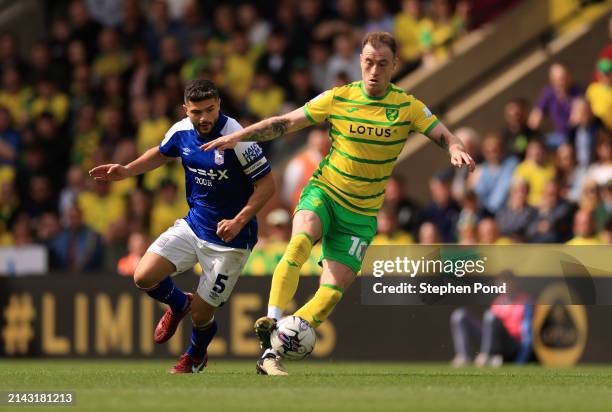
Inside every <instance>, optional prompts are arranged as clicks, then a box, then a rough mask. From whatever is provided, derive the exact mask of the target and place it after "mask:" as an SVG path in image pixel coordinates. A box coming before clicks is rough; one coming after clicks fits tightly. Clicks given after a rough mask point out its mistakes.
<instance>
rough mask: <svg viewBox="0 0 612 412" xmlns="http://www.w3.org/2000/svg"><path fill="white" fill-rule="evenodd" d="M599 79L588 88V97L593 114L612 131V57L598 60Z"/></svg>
mask: <svg viewBox="0 0 612 412" xmlns="http://www.w3.org/2000/svg"><path fill="white" fill-rule="evenodd" d="M597 71H598V81H597V82H594V83H591V85H590V86H589V87H588V88H587V91H586V98H587V100H588V101H589V103H590V104H591V109H592V110H593V114H594V115H595V116H597V117H598V118H599V119H600V120H601V121H602V123H603V124H604V126H605V127H606V128H607V129H608V130H610V131H612V59H601V60H599V61H598V62H597Z"/></svg>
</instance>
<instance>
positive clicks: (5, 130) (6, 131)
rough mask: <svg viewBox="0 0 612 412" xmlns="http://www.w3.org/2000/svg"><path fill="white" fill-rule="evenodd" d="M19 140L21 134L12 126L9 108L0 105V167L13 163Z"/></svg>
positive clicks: (15, 158)
mask: <svg viewBox="0 0 612 412" xmlns="http://www.w3.org/2000/svg"><path fill="white" fill-rule="evenodd" d="M20 142H21V134H20V133H19V131H18V130H17V129H15V128H14V127H13V119H12V118H11V113H10V112H9V110H8V109H7V108H6V107H4V106H0V168H2V166H3V165H11V166H12V165H14V164H15V162H16V160H17V153H18V151H19V145H20Z"/></svg>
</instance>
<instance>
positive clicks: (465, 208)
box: [457, 190, 481, 245]
mask: <svg viewBox="0 0 612 412" xmlns="http://www.w3.org/2000/svg"><path fill="white" fill-rule="evenodd" d="M480 215H481V210H480V205H479V204H478V196H477V195H476V193H474V192H473V191H471V190H470V191H468V192H467V193H466V194H465V196H464V197H463V199H462V200H461V212H460V213H459V219H458V220H457V233H458V237H459V243H460V244H463V245H471V244H475V243H477V239H478V234H477V231H478V230H477V222H478V219H479V217H480Z"/></svg>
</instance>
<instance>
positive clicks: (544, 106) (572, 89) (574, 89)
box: [528, 63, 582, 147]
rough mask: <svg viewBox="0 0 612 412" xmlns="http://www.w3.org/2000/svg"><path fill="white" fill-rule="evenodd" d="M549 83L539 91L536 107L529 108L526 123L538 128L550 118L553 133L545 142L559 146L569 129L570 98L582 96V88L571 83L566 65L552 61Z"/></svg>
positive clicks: (532, 127) (535, 128)
mask: <svg viewBox="0 0 612 412" xmlns="http://www.w3.org/2000/svg"><path fill="white" fill-rule="evenodd" d="M548 80H549V84H548V85H547V86H546V87H544V89H543V90H542V92H541V93H540V98H539V99H538V103H537V105H536V107H534V108H533V109H532V110H531V113H530V114H529V119H528V125H529V127H530V128H531V129H533V130H539V129H540V127H541V126H542V121H543V120H544V119H545V118H547V117H548V118H550V120H551V121H552V123H553V126H554V133H553V134H551V135H549V137H548V138H547V144H550V145H551V146H553V147H557V146H559V145H560V144H561V143H563V142H564V141H565V139H566V138H567V134H568V132H569V129H570V123H569V118H570V113H571V109H572V100H573V99H575V98H577V97H580V96H582V90H581V89H580V88H579V87H578V86H577V85H576V84H574V83H573V81H572V77H571V75H570V72H569V69H568V68H567V66H565V65H563V64H561V63H553V64H552V65H551V66H550V69H549V71H548Z"/></svg>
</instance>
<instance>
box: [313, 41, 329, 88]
mask: <svg viewBox="0 0 612 412" xmlns="http://www.w3.org/2000/svg"><path fill="white" fill-rule="evenodd" d="M329 56H330V51H329V48H328V47H327V45H326V44H325V43H324V42H314V43H312V44H311V45H310V49H309V51H308V57H309V60H310V62H311V65H310V75H311V76H312V83H313V84H314V87H315V89H317V91H318V92H322V91H324V90H327V89H328V88H329V87H330V85H331V84H332V80H333V79H329V78H327V74H328V73H329V70H328V69H327V66H328V65H329Z"/></svg>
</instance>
